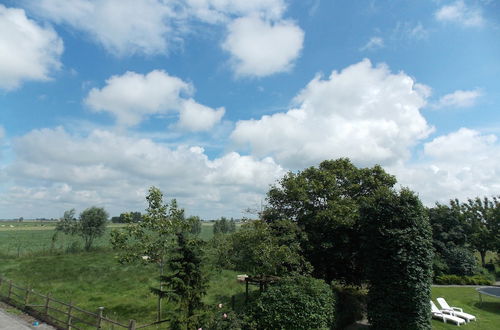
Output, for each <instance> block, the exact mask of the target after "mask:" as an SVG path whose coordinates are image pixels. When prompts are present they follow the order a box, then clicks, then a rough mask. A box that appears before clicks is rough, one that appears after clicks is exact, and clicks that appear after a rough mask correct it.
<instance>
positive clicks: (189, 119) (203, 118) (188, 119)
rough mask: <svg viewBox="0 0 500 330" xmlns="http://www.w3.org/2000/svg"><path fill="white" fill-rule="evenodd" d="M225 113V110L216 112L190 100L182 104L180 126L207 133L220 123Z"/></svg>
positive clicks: (216, 110) (221, 109) (220, 109)
mask: <svg viewBox="0 0 500 330" xmlns="http://www.w3.org/2000/svg"><path fill="white" fill-rule="evenodd" d="M224 112H225V110H224V108H218V109H215V110H214V109H212V108H209V107H206V106H204V105H202V104H199V103H196V102H195V101H194V100H193V99H189V100H186V101H184V102H183V103H182V106H181V112H180V119H179V125H180V126H181V127H184V128H186V129H188V130H191V131H206V130H209V129H210V128H212V127H213V126H214V125H215V124H217V123H218V122H220V120H221V119H222V116H224Z"/></svg>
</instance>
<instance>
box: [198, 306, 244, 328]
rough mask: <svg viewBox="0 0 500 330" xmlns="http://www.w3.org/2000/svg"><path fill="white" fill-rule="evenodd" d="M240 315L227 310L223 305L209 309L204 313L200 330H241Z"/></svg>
mask: <svg viewBox="0 0 500 330" xmlns="http://www.w3.org/2000/svg"><path fill="white" fill-rule="evenodd" d="M242 327H243V323H242V320H241V315H238V314H236V313H235V312H234V311H232V310H230V309H228V308H227V307H226V306H225V305H224V304H217V306H215V307H212V308H209V309H208V310H207V311H206V312H205V318H204V320H203V327H202V329H205V330H226V329H227V330H238V329H242Z"/></svg>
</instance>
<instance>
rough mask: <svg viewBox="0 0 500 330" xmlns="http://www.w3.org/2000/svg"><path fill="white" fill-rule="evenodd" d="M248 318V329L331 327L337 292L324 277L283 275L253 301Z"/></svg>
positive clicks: (295, 329) (333, 320)
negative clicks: (287, 276) (334, 291)
mask: <svg viewBox="0 0 500 330" xmlns="http://www.w3.org/2000/svg"><path fill="white" fill-rule="evenodd" d="M246 320H247V322H248V323H247V328H248V329H294V330H301V329H304V330H306V329H331V328H333V327H334V322H335V298H334V294H333V291H332V289H331V288H330V286H329V285H327V284H326V283H325V282H324V281H323V280H318V279H315V278H312V277H308V276H296V277H289V278H284V279H282V280H281V281H279V282H278V283H276V284H273V285H272V286H270V287H269V288H268V289H267V291H264V292H263V293H262V294H261V295H260V296H259V297H258V298H257V299H256V300H255V301H253V302H252V303H251V304H250V307H249V310H248V312H247V317H246Z"/></svg>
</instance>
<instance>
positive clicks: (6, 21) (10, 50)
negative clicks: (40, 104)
mask: <svg viewBox="0 0 500 330" xmlns="http://www.w3.org/2000/svg"><path fill="white" fill-rule="evenodd" d="M62 52H63V42H62V40H61V39H60V38H59V36H58V35H57V33H56V32H54V30H53V29H52V28H50V27H49V26H40V25H39V24H37V23H36V22H35V21H33V20H31V19H29V18H28V17H26V13H25V12H24V10H22V9H16V8H7V7H5V6H3V5H1V4H0V88H1V89H6V90H12V89H15V88H17V87H19V86H20V85H21V83H22V82H23V81H26V80H38V81H44V80H48V79H50V74H51V73H52V72H53V71H54V70H57V69H59V68H60V67H61V62H60V56H61V54H62Z"/></svg>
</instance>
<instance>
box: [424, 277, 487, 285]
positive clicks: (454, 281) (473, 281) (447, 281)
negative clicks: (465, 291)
mask: <svg viewBox="0 0 500 330" xmlns="http://www.w3.org/2000/svg"><path fill="white" fill-rule="evenodd" d="M434 284H441V285H491V284H492V281H491V280H490V279H489V278H488V277H485V276H483V275H474V276H458V275H441V276H437V277H436V279H435V280H434Z"/></svg>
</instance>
